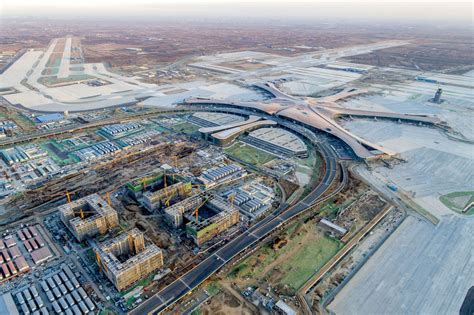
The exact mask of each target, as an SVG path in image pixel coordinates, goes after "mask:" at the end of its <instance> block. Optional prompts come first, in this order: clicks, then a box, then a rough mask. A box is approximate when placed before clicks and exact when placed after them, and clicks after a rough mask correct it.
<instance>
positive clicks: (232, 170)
mask: <svg viewBox="0 0 474 315" xmlns="http://www.w3.org/2000/svg"><path fill="white" fill-rule="evenodd" d="M244 172H245V170H244V169H243V168H242V167H240V166H238V165H236V164H229V165H220V166H218V167H213V168H210V169H208V170H205V171H204V172H202V174H201V176H199V177H198V180H199V181H200V182H201V183H203V184H204V185H205V186H206V187H212V186H214V185H216V184H218V183H219V182H222V181H225V180H227V179H229V178H231V177H235V176H239V175H243V174H244Z"/></svg>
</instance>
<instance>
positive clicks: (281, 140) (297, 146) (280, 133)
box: [249, 128, 307, 152]
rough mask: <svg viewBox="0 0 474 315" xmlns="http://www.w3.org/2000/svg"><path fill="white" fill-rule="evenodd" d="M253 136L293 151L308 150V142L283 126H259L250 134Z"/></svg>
mask: <svg viewBox="0 0 474 315" xmlns="http://www.w3.org/2000/svg"><path fill="white" fill-rule="evenodd" d="M249 135H250V136H251V137H254V138H257V139H260V140H262V141H265V142H268V143H271V144H273V145H276V146H279V147H283V148H285V149H289V150H291V151H293V152H301V151H306V150H307V149H306V144H305V143H304V142H303V140H301V139H300V138H299V137H298V136H297V135H295V134H294V133H292V132H289V131H287V130H285V129H282V128H259V129H257V130H254V131H252V132H251V133H250V134H249Z"/></svg>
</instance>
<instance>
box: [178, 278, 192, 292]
mask: <svg viewBox="0 0 474 315" xmlns="http://www.w3.org/2000/svg"><path fill="white" fill-rule="evenodd" d="M178 280H179V281H181V282H182V283H183V284H184V285H185V286H186V287H187V288H188V289H189V290H192V289H191V287H190V286H189V285H188V284H187V283H186V282H184V281H183V279H181V278H179V279H178Z"/></svg>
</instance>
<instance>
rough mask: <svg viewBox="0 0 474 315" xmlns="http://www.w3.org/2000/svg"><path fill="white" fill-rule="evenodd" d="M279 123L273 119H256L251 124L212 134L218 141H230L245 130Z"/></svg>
mask: <svg viewBox="0 0 474 315" xmlns="http://www.w3.org/2000/svg"><path fill="white" fill-rule="evenodd" d="M276 124H277V123H276V122H275V121H273V120H259V121H256V122H253V123H250V124H246V125H243V126H239V127H235V128H231V129H226V130H222V131H220V132H217V133H213V134H212V135H211V137H212V138H214V139H216V140H218V141H223V142H225V141H230V140H233V139H235V138H237V137H238V136H239V135H241V134H242V133H243V132H245V131H250V130H253V129H255V128H259V127H261V126H272V125H276Z"/></svg>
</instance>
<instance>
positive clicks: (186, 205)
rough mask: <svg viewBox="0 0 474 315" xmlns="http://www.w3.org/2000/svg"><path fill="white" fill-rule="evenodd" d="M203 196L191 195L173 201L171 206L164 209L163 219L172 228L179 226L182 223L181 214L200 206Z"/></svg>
mask: <svg viewBox="0 0 474 315" xmlns="http://www.w3.org/2000/svg"><path fill="white" fill-rule="evenodd" d="M202 202H203V198H202V197H200V196H193V197H189V198H187V199H184V200H182V201H180V202H177V203H175V204H174V205H172V206H171V207H168V208H166V209H165V220H166V222H167V223H168V224H169V225H171V226H173V227H174V228H179V227H181V226H182V225H183V214H184V213H186V212H189V211H192V210H196V209H197V208H198V207H199V206H201V204H202Z"/></svg>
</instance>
